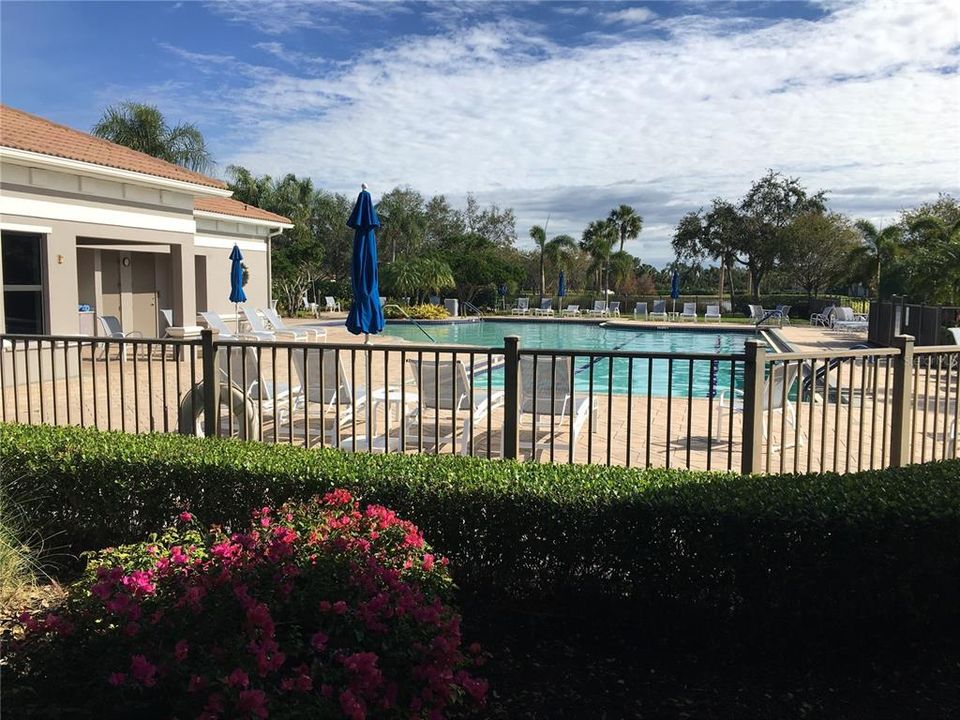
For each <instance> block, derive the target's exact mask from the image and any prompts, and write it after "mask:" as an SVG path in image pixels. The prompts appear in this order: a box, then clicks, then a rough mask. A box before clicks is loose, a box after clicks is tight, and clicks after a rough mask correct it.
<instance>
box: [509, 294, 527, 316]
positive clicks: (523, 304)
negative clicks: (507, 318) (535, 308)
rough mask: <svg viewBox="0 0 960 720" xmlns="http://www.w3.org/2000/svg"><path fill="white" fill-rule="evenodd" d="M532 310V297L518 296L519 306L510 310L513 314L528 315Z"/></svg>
mask: <svg viewBox="0 0 960 720" xmlns="http://www.w3.org/2000/svg"><path fill="white" fill-rule="evenodd" d="M529 312H530V298H517V306H516V307H515V308H513V309H512V310H511V311H510V314H511V315H527V314H529Z"/></svg>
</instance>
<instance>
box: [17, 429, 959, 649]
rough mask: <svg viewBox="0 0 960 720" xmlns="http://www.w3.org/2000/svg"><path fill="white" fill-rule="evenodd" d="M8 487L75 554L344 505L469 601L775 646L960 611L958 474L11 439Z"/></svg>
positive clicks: (71, 433)
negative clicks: (762, 472) (416, 544)
mask: <svg viewBox="0 0 960 720" xmlns="http://www.w3.org/2000/svg"><path fill="white" fill-rule="evenodd" d="M0 472H2V473H3V474H6V475H8V476H9V477H10V479H13V480H16V479H20V482H22V483H23V484H24V486H25V487H30V488H35V493H34V494H35V495H39V496H40V497H41V498H42V500H41V502H39V503H38V504H36V505H34V506H33V510H34V512H35V513H36V514H35V515H34V516H33V519H34V521H35V522H37V523H38V524H39V523H49V524H48V525H47V527H48V528H57V529H59V530H60V531H62V533H63V537H64V541H66V542H71V543H73V545H74V547H78V548H91V547H102V546H103V545H105V544H108V543H116V542H129V541H131V540H139V539H142V538H143V537H145V535H146V534H147V533H148V532H151V531H155V530H157V529H158V528H160V527H162V526H163V525H164V523H165V522H167V521H168V520H169V517H170V515H169V510H168V509H169V508H170V507H173V506H176V505H177V504H178V503H179V504H181V505H182V504H184V503H188V504H189V507H190V509H191V510H192V511H193V512H195V513H197V514H198V515H199V516H200V517H203V518H205V519H207V520H209V521H211V522H220V523H224V524H233V525H235V526H237V525H239V523H240V522H243V520H244V518H245V517H246V512H247V507H248V505H249V504H254V503H255V504H277V503H279V502H283V501H286V500H288V499H291V498H293V499H297V498H300V499H302V498H308V497H311V496H312V495H315V494H318V493H323V492H326V491H328V490H330V489H333V488H336V487H345V488H347V489H349V490H350V491H351V492H353V493H355V494H356V495H358V496H359V497H361V498H362V499H363V500H364V501H365V502H374V503H380V504H382V505H385V506H387V507H390V508H392V509H394V510H395V511H397V512H398V513H400V514H401V515H402V516H403V517H406V518H409V519H410V520H411V521H412V522H414V523H416V524H417V526H418V527H420V528H421V530H422V531H423V532H424V533H425V534H426V536H427V537H429V538H430V540H431V543H432V544H433V546H434V547H436V548H437V550H438V552H441V553H443V554H444V555H446V556H448V557H449V558H450V560H451V562H452V563H453V565H454V567H455V568H456V580H457V584H458V586H459V587H460V588H461V590H462V591H463V593H465V598H466V597H467V596H470V597H475V598H480V599H483V598H493V599H506V600H509V601H511V602H523V603H529V604H536V605H539V606H541V607H544V606H558V607H559V606H562V607H563V608H567V609H569V608H571V607H572V608H574V609H578V610H580V611H582V612H588V610H587V609H589V612H590V613H599V612H602V611H606V609H609V610H611V611H613V610H616V611H622V612H624V613H625V614H627V615H629V616H630V617H631V618H633V619H635V620H637V621H638V622H643V621H648V622H650V623H660V622H663V620H664V618H666V617H668V612H669V613H672V616H673V617H676V618H680V619H682V621H683V623H686V624H689V625H690V626H691V627H692V626H693V625H694V620H695V618H697V617H700V618H706V619H707V620H704V622H712V621H714V620H722V621H729V620H731V619H734V620H736V619H743V620H744V621H746V622H748V623H750V624H751V625H752V626H756V627H758V628H764V629H767V630H770V631H772V632H778V633H779V632H782V631H783V627H784V625H783V623H784V622H787V621H792V620H795V619H797V618H807V619H811V618H813V619H818V620H824V621H831V622H836V623H841V624H850V625H851V626H852V625H854V624H858V623H870V622H878V621H883V622H891V621H893V620H894V619H901V620H905V621H909V622H920V623H922V622H927V623H937V622H942V621H943V620H944V618H952V619H955V618H956V614H957V612H958V609H960V554H958V553H956V552H955V547H956V541H957V537H960V462H957V461H949V462H943V463H931V464H925V465H915V466H909V467H905V468H898V469H888V470H883V471H873V472H863V473H857V474H849V475H834V474H822V475H797V476H767V477H757V476H753V477H741V476H738V475H733V474H722V473H707V472H682V471H676V470H652V469H651V470H635V469H627V468H607V467H603V466H597V465H574V466H564V465H549V464H538V463H529V464H520V463H515V462H506V461H486V460H481V459H476V458H468V457H444V456H441V457H431V456H413V455H399V454H389V455H370V454H364V453H356V454H349V453H342V452H339V451H335V450H316V449H312V450H306V449H303V448H296V447H289V446H271V445H266V444H258V443H245V442H240V441H233V440H218V439H211V440H203V439H197V438H190V437H183V436H177V435H162V434H156V435H141V436H133V435H124V434H121V433H104V432H96V431H91V430H84V429H80V428H52V427H44V426H37V427H25V426H14V425H7V426H0ZM601 609H603V610H601Z"/></svg>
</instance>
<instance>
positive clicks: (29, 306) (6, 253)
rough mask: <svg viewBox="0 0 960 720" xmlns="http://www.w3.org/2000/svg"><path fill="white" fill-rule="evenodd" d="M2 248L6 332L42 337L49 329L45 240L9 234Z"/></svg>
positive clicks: (0, 244)
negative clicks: (46, 319)
mask: <svg viewBox="0 0 960 720" xmlns="http://www.w3.org/2000/svg"><path fill="white" fill-rule="evenodd" d="M0 248H2V271H3V312H4V320H5V321H6V325H5V327H6V332H8V333H10V334H14V335H15V334H18V333H19V334H29V335H41V334H43V332H44V329H45V323H44V313H43V247H42V238H41V236H40V235H22V234H20V233H7V232H5V233H3V236H2V237H0Z"/></svg>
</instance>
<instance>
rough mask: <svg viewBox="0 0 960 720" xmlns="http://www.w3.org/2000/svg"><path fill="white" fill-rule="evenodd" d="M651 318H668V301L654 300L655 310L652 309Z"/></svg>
mask: <svg viewBox="0 0 960 720" xmlns="http://www.w3.org/2000/svg"><path fill="white" fill-rule="evenodd" d="M644 304H646V303H644ZM650 318H651V319H653V318H657V319H659V320H666V319H667V301H666V300H654V301H653V310H651V311H650Z"/></svg>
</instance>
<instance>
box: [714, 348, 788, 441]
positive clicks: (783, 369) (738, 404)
mask: <svg viewBox="0 0 960 720" xmlns="http://www.w3.org/2000/svg"><path fill="white" fill-rule="evenodd" d="M798 375H799V368H798V367H797V365H796V363H789V362H787V363H776V364H774V366H773V369H772V370H771V371H770V373H769V375H768V376H767V379H766V380H765V381H764V383H763V398H762V408H763V418H762V420H761V423H760V425H761V427H762V435H763V441H764V442H766V439H767V427H768V425H770V417H771V413H783V412H786V413H787V420H788V421H789V423H790V426H791V427H792V428H794V429H796V427H797V417H796V413H795V411H794V409H793V405H794V403H793V402H791V401H790V389H791V388H792V387H793V385H794V383H796V381H797V377H798ZM771 385H772V386H773V388H772V392H773V401H772V403H771V400H770V393H771ZM784 386H786V393H785V392H784ZM784 395H786V396H787V400H786V402H784ZM717 400H718V402H717V423H718V425H717V427H721V428H722V427H724V425H723V411H724V410H727V411H728V412H731V413H733V414H737V413H742V412H743V390H739V389H735V390H734V391H733V395H732V396H731V397H728V396H727V390H726V389H723V390H721V391H720V394H719V396H718V398H717ZM774 427H777V426H776V425H774ZM782 440H783V438H781V442H782ZM800 444H801V445H803V433H802V430H801V434H800ZM791 447H793V445H792V444H791V445H784V446H783V447H782V448H781V446H780V445H773V446H771V450H774V451H777V452H779V451H780V450H781V449H788V448H791Z"/></svg>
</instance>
